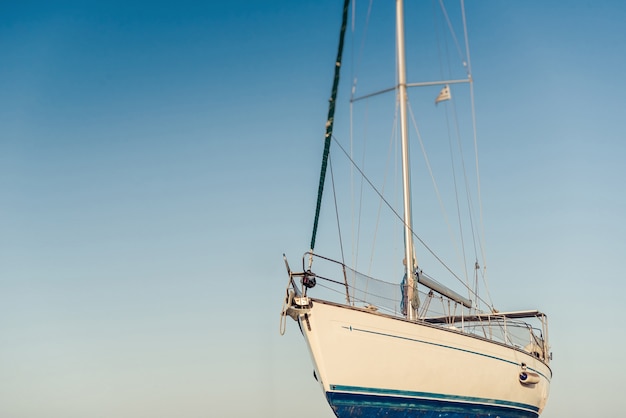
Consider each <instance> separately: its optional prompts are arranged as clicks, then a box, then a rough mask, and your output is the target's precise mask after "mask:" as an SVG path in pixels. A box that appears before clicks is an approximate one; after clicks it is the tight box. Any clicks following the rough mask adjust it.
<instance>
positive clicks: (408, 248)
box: [396, 0, 418, 320]
mask: <svg viewBox="0 0 626 418" xmlns="http://www.w3.org/2000/svg"><path fill="white" fill-rule="evenodd" d="M396 43H397V52H396V53H397V59H398V100H400V132H401V139H402V185H403V195H404V249H405V262H406V289H407V291H406V298H407V300H406V301H405V303H406V305H405V306H406V310H407V312H406V315H407V318H408V319H411V320H415V319H416V318H417V308H418V306H414V305H413V299H414V295H415V294H416V293H417V284H416V281H415V270H416V269H415V265H416V262H415V256H414V249H413V223H412V220H411V172H410V167H409V129H408V120H407V110H406V105H407V94H406V63H405V52H404V5H403V1H402V0H396Z"/></svg>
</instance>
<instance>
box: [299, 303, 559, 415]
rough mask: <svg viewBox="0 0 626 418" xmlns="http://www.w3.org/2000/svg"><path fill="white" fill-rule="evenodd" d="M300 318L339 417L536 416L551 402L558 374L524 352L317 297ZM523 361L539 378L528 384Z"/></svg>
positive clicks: (332, 405)
mask: <svg viewBox="0 0 626 418" xmlns="http://www.w3.org/2000/svg"><path fill="white" fill-rule="evenodd" d="M297 318H298V320H299V322H300V327H301V329H302V332H303V334H304V337H305V339H306V341H307V344H308V346H309V350H310V353H311V356H312V359H313V362H314V367H315V373H316V376H317V378H318V380H319V382H320V384H321V386H322V389H323V391H324V393H325V394H326V398H327V400H328V402H329V404H330V405H331V407H332V408H333V411H334V412H335V414H336V415H337V416H338V417H348V416H360V417H382V416H385V417H411V416H415V417H418V416H419V417H431V416H433V417H434V416H444V415H445V416H446V417H466V416H471V417H482V416H490V417H496V416H497V417H500V418H506V417H536V416H538V414H539V413H540V412H541V410H542V409H543V407H544V406H545V403H546V400H547V397H548V392H549V385H550V379H551V376H552V372H551V370H550V368H549V367H548V366H547V365H546V364H545V363H544V362H542V361H541V360H539V359H537V358H535V357H533V356H531V355H530V354H528V353H526V352H524V351H522V350H517V349H515V348H513V347H509V346H505V345H503V344H499V343H495V342H492V341H488V340H485V339H482V338H479V337H475V336H472V335H468V334H463V333H460V332H457V331H452V330H449V329H445V328H443V327H441V326H436V325H429V324H424V323H415V322H410V321H407V320H403V319H399V318H393V317H390V316H387V315H382V314H378V313H373V312H370V311H367V310H365V309H361V308H354V307H350V306H344V305H339V304H334V303H330V302H325V301H321V300H316V299H313V300H312V304H311V306H309V307H308V308H306V309H304V310H299V311H298V313H297ZM522 363H523V364H525V365H526V366H527V371H528V372H529V373H536V375H538V376H539V382H538V383H535V384H526V385H525V384H522V383H520V381H519V374H520V372H521V371H522ZM536 375H534V376H536ZM441 413H444V415H440V414H441Z"/></svg>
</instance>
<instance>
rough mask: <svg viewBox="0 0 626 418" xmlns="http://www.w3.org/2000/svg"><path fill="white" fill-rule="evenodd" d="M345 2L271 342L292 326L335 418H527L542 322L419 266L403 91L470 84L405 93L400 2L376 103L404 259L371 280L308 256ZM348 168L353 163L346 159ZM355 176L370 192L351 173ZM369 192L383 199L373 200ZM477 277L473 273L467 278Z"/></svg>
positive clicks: (544, 348) (545, 373) (543, 396)
mask: <svg viewBox="0 0 626 418" xmlns="http://www.w3.org/2000/svg"><path fill="white" fill-rule="evenodd" d="M348 3H349V0H345V3H344V8H343V14H342V28H341V32H340V41H339V50H338V54H337V60H336V65H335V78H334V83H333V87H332V92H333V94H332V97H331V100H330V109H329V113H328V122H327V124H326V138H325V147H324V157H323V163H322V170H321V171H322V175H321V179H320V182H319V187H318V200H317V209H316V216H315V221H314V232H313V238H312V240H311V245H310V249H309V250H308V251H306V252H305V253H304V256H303V257H302V269H301V270H298V271H293V270H292V269H291V267H290V265H289V263H288V261H287V258H286V257H285V255H283V257H284V261H285V265H286V268H287V273H288V276H289V279H288V285H287V289H286V293H285V301H284V304H283V309H282V312H281V333H284V332H285V327H286V322H287V321H288V318H291V319H293V320H294V321H295V322H296V323H297V324H298V326H299V329H300V331H301V333H302V335H303V336H304V340H305V342H306V345H307V346H308V351H309V354H310V357H311V359H312V363H313V369H314V377H315V379H316V380H317V381H318V382H319V385H320V387H321V389H322V391H323V393H324V395H325V397H326V401H327V402H328V404H329V405H330V407H331V409H332V411H333V412H334V413H335V415H336V416H337V417H339V418H347V417H388V418H396V417H398V418H400V417H403V418H404V417H444V416H445V417H449V418H454V417H458V418H461V417H500V418H520V417H537V416H539V415H540V414H541V412H542V411H543V409H544V407H545V405H546V402H547V399H548V394H549V388H550V381H551V378H552V371H551V369H550V366H549V364H550V360H551V358H552V353H551V352H550V346H549V341H548V321H547V316H546V315H545V314H544V313H542V312H541V311H539V310H535V309H531V310H524V311H509V312H506V311H499V310H497V309H495V308H494V307H493V305H490V304H488V303H482V304H481V301H483V299H481V297H480V296H479V295H478V293H477V288H478V286H475V287H472V286H467V289H466V290H467V296H466V295H463V294H461V292H457V291H454V290H452V289H451V288H450V287H449V286H447V285H444V284H442V283H440V281H439V280H437V279H435V278H433V277H432V276H430V275H429V274H427V273H426V270H427V266H424V265H422V264H420V265H418V264H417V257H416V251H415V247H416V245H415V241H416V239H417V240H418V241H420V242H421V241H422V240H421V238H419V235H418V233H417V229H415V228H414V226H413V220H412V213H413V208H412V198H411V192H412V190H411V173H410V167H409V134H408V131H409V119H410V117H411V115H410V113H409V110H408V109H407V107H408V105H407V104H408V99H407V90H408V89H409V88H410V87H412V86H431V88H432V86H437V89H439V88H441V91H440V93H439V96H437V98H436V100H435V102H436V103H439V102H442V101H446V100H449V99H450V98H451V93H450V91H451V85H453V84H456V83H467V85H469V86H471V85H472V77H471V73H468V76H467V78H466V79H464V80H442V81H437V82H423V83H409V82H407V79H406V63H405V61H406V58H405V33H404V31H405V28H404V26H405V25H404V4H403V1H402V0H396V2H395V7H396V10H395V16H396V28H395V37H396V59H397V62H396V69H397V74H396V75H395V76H396V81H397V83H396V85H395V86H393V88H389V89H387V90H384V91H381V92H380V94H384V93H386V92H390V91H392V92H395V94H396V103H397V106H398V108H399V126H400V128H399V136H400V141H401V153H400V154H401V158H400V159H401V176H400V177H401V180H402V181H401V184H402V186H401V189H402V209H395V208H394V207H393V206H392V205H390V204H387V201H386V200H385V205H387V206H388V207H389V209H390V211H391V212H392V213H393V214H394V215H397V217H398V218H400V222H399V223H400V224H401V225H402V226H401V228H402V229H403V233H402V234H401V241H402V245H400V247H403V257H402V258H401V259H400V260H393V261H392V262H393V263H396V264H400V265H401V266H402V267H401V269H402V270H403V271H402V273H403V274H402V275H400V277H395V278H394V279H397V280H380V279H375V278H374V277H372V276H370V275H369V274H364V273H361V272H360V271H358V270H357V269H356V268H353V267H351V266H349V265H348V263H347V262H345V261H344V257H343V255H341V254H340V255H338V256H337V257H335V258H333V257H327V256H325V255H321V254H318V253H316V252H315V251H314V247H315V237H316V230H317V225H318V220H319V212H320V201H321V197H322V194H323V189H324V183H325V175H326V171H327V166H329V165H330V163H329V162H328V155H329V149H330V144H331V142H332V141H333V133H332V132H333V124H334V111H335V100H336V96H337V89H338V83H339V73H340V69H341V62H342V49H343V44H344V36H345V29H346V26H347V16H348V14H349V6H348ZM385 4H386V5H387V4H391V3H390V2H385ZM461 6H463V2H461ZM463 22H465V14H464V13H463ZM376 94H378V93H376ZM370 96H371V95H370ZM354 100H356V99H354V98H353V101H354ZM339 149H340V151H341V152H345V150H344V149H343V148H341V147H339ZM345 153H346V155H348V154H347V152H345ZM348 160H350V161H351V162H352V163H354V160H353V159H351V157H348ZM354 164H355V165H356V163H354ZM331 171H332V168H331ZM357 172H358V173H359V174H361V175H363V177H364V178H366V183H370V184H371V181H370V180H368V179H367V177H366V175H365V174H364V172H363V171H362V169H361V168H357ZM376 193H377V194H378V196H379V197H380V198H382V199H383V200H384V194H383V193H382V192H379V191H377V192H376ZM426 248H429V247H426ZM428 251H429V250H428ZM472 264H474V263H472ZM479 271H481V267H480V265H479V263H478V262H475V272H477V273H478V272H479ZM388 276H394V275H393V274H385V278H388ZM483 305H485V306H486V307H485V308H482V307H481V306H483Z"/></svg>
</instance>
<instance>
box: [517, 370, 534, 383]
mask: <svg viewBox="0 0 626 418" xmlns="http://www.w3.org/2000/svg"><path fill="white" fill-rule="evenodd" d="M519 381H520V383H521V384H523V385H534V384H536V383H539V375H538V374H537V373H534V372H529V371H527V370H525V371H521V372H520V373H519Z"/></svg>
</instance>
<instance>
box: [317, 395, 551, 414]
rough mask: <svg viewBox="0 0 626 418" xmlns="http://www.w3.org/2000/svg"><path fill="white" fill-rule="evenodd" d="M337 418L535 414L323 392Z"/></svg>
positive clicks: (441, 401)
mask: <svg viewBox="0 0 626 418" xmlns="http://www.w3.org/2000/svg"><path fill="white" fill-rule="evenodd" d="M326 398H327V399H328V403H329V404H330V406H331V408H332V409H333V411H334V412H335V415H337V417H339V418H354V417H359V418H378V417H385V418H440V417H446V418H483V417H489V418H496V417H499V418H537V417H538V416H539V414H538V413H537V412H534V411H529V410H524V409H518V408H510V407H506V406H501V405H495V404H485V403H467V402H458V401H456V402H455V401H450V400H444V399H424V398H414V397H410V398H409V397H401V396H386V395H379V394H377V395H372V394H363V393H346V392H326Z"/></svg>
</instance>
